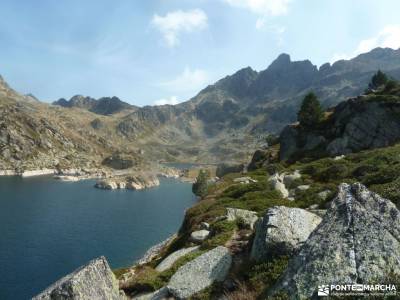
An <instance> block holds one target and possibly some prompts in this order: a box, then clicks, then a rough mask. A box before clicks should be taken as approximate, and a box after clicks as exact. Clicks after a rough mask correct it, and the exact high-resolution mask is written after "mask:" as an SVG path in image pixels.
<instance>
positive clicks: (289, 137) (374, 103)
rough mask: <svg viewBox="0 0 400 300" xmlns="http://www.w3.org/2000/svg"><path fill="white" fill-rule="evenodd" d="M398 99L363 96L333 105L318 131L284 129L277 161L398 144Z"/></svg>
mask: <svg viewBox="0 0 400 300" xmlns="http://www.w3.org/2000/svg"><path fill="white" fill-rule="evenodd" d="M399 98H400V97H399V96H398V95H390V94H387V95H374V94H372V95H363V96H359V97H357V98H352V99H349V100H348V101H346V102H342V103H340V104H339V105H337V106H336V107H335V108H334V110H333V113H332V114H331V115H330V116H329V118H328V119H327V120H326V121H324V122H323V123H322V124H321V128H318V129H314V130H310V129H305V128H303V127H301V126H298V125H289V126H287V127H286V128H285V129H284V130H283V131H282V133H281V135H280V144H281V146H280V153H279V156H280V159H281V160H295V159H297V158H300V157H303V156H310V157H321V156H331V157H335V156H336V157H338V158H341V156H340V155H343V154H347V153H353V152H359V151H361V150H365V149H373V148H379V147H387V146H390V145H392V144H394V143H396V142H398V141H400V120H399V118H398V114H400V102H399V101H398V100H399Z"/></svg>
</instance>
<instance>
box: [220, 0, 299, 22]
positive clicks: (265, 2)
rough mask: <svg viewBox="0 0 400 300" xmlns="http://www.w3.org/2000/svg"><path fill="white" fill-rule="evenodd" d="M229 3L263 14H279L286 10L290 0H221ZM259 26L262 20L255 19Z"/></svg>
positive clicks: (284, 12) (283, 13)
mask: <svg viewBox="0 0 400 300" xmlns="http://www.w3.org/2000/svg"><path fill="white" fill-rule="evenodd" d="M223 1H224V2H226V3H228V4H229V5H232V6H236V7H241V8H245V9H248V10H250V11H251V12H252V13H254V14H257V15H263V16H281V15H285V14H287V12H288V8H289V3H290V2H291V0H223ZM257 23H258V25H259V26H260V25H261V23H262V20H258V21H257Z"/></svg>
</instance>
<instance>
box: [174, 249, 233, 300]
mask: <svg viewBox="0 0 400 300" xmlns="http://www.w3.org/2000/svg"><path fill="white" fill-rule="evenodd" d="M231 264H232V257H231V254H230V253H229V250H228V249H227V248H225V247H222V246H219V247H217V248H214V249H213V250H211V251H208V252H206V253H204V254H203V255H201V256H199V257H197V258H196V259H194V260H192V261H190V262H188V263H187V264H185V265H184V266H182V267H180V268H179V269H178V271H177V272H176V273H175V274H174V275H173V276H172V278H171V280H170V282H169V283H168V290H169V291H170V293H171V294H172V295H174V296H175V297H176V298H178V299H186V298H189V297H190V296H192V295H194V294H195V293H197V292H200V291H201V290H203V289H205V288H207V287H209V286H210V285H211V284H213V282H215V281H219V282H221V281H223V280H224V279H225V277H226V275H227V274H228V272H229V268H230V266H231Z"/></svg>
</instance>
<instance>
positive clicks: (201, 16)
mask: <svg viewBox="0 0 400 300" xmlns="http://www.w3.org/2000/svg"><path fill="white" fill-rule="evenodd" d="M151 24H152V25H153V26H155V27H156V28H157V29H158V30H159V31H160V32H161V33H162V34H163V37H164V40H165V42H166V44H167V46H168V47H171V48H172V47H175V46H177V45H179V42H180V41H179V35H180V34H181V33H190V32H193V31H195V30H203V29H205V28H207V26H208V18H207V15H206V14H205V12H204V11H203V10H201V9H193V10H188V11H182V10H177V11H173V12H169V13H167V14H166V15H165V16H160V15H157V14H155V15H154V16H153V19H152V20H151Z"/></svg>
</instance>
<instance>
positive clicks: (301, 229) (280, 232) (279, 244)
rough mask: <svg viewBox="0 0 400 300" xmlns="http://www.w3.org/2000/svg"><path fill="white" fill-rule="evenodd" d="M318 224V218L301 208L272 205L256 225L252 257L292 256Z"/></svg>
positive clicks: (257, 258)
mask: <svg viewBox="0 0 400 300" xmlns="http://www.w3.org/2000/svg"><path fill="white" fill-rule="evenodd" d="M320 222H321V218H320V217H319V216H317V215H315V214H313V213H310V212H308V211H306V210H304V209H301V208H290V207H285V206H275V207H272V208H270V209H268V210H267V212H266V214H265V216H264V217H263V218H262V219H261V220H260V221H259V222H257V224H256V236H255V238H254V241H253V246H252V249H251V258H252V259H254V260H263V259H267V257H268V256H270V255H273V254H277V253H278V254H288V255H290V254H293V253H294V252H295V251H296V250H297V249H299V247H300V246H301V245H302V243H303V242H305V241H306V240H307V238H308V237H309V235H310V233H311V232H312V231H313V230H314V229H315V228H316V227H317V226H318V224H319V223H320Z"/></svg>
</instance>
